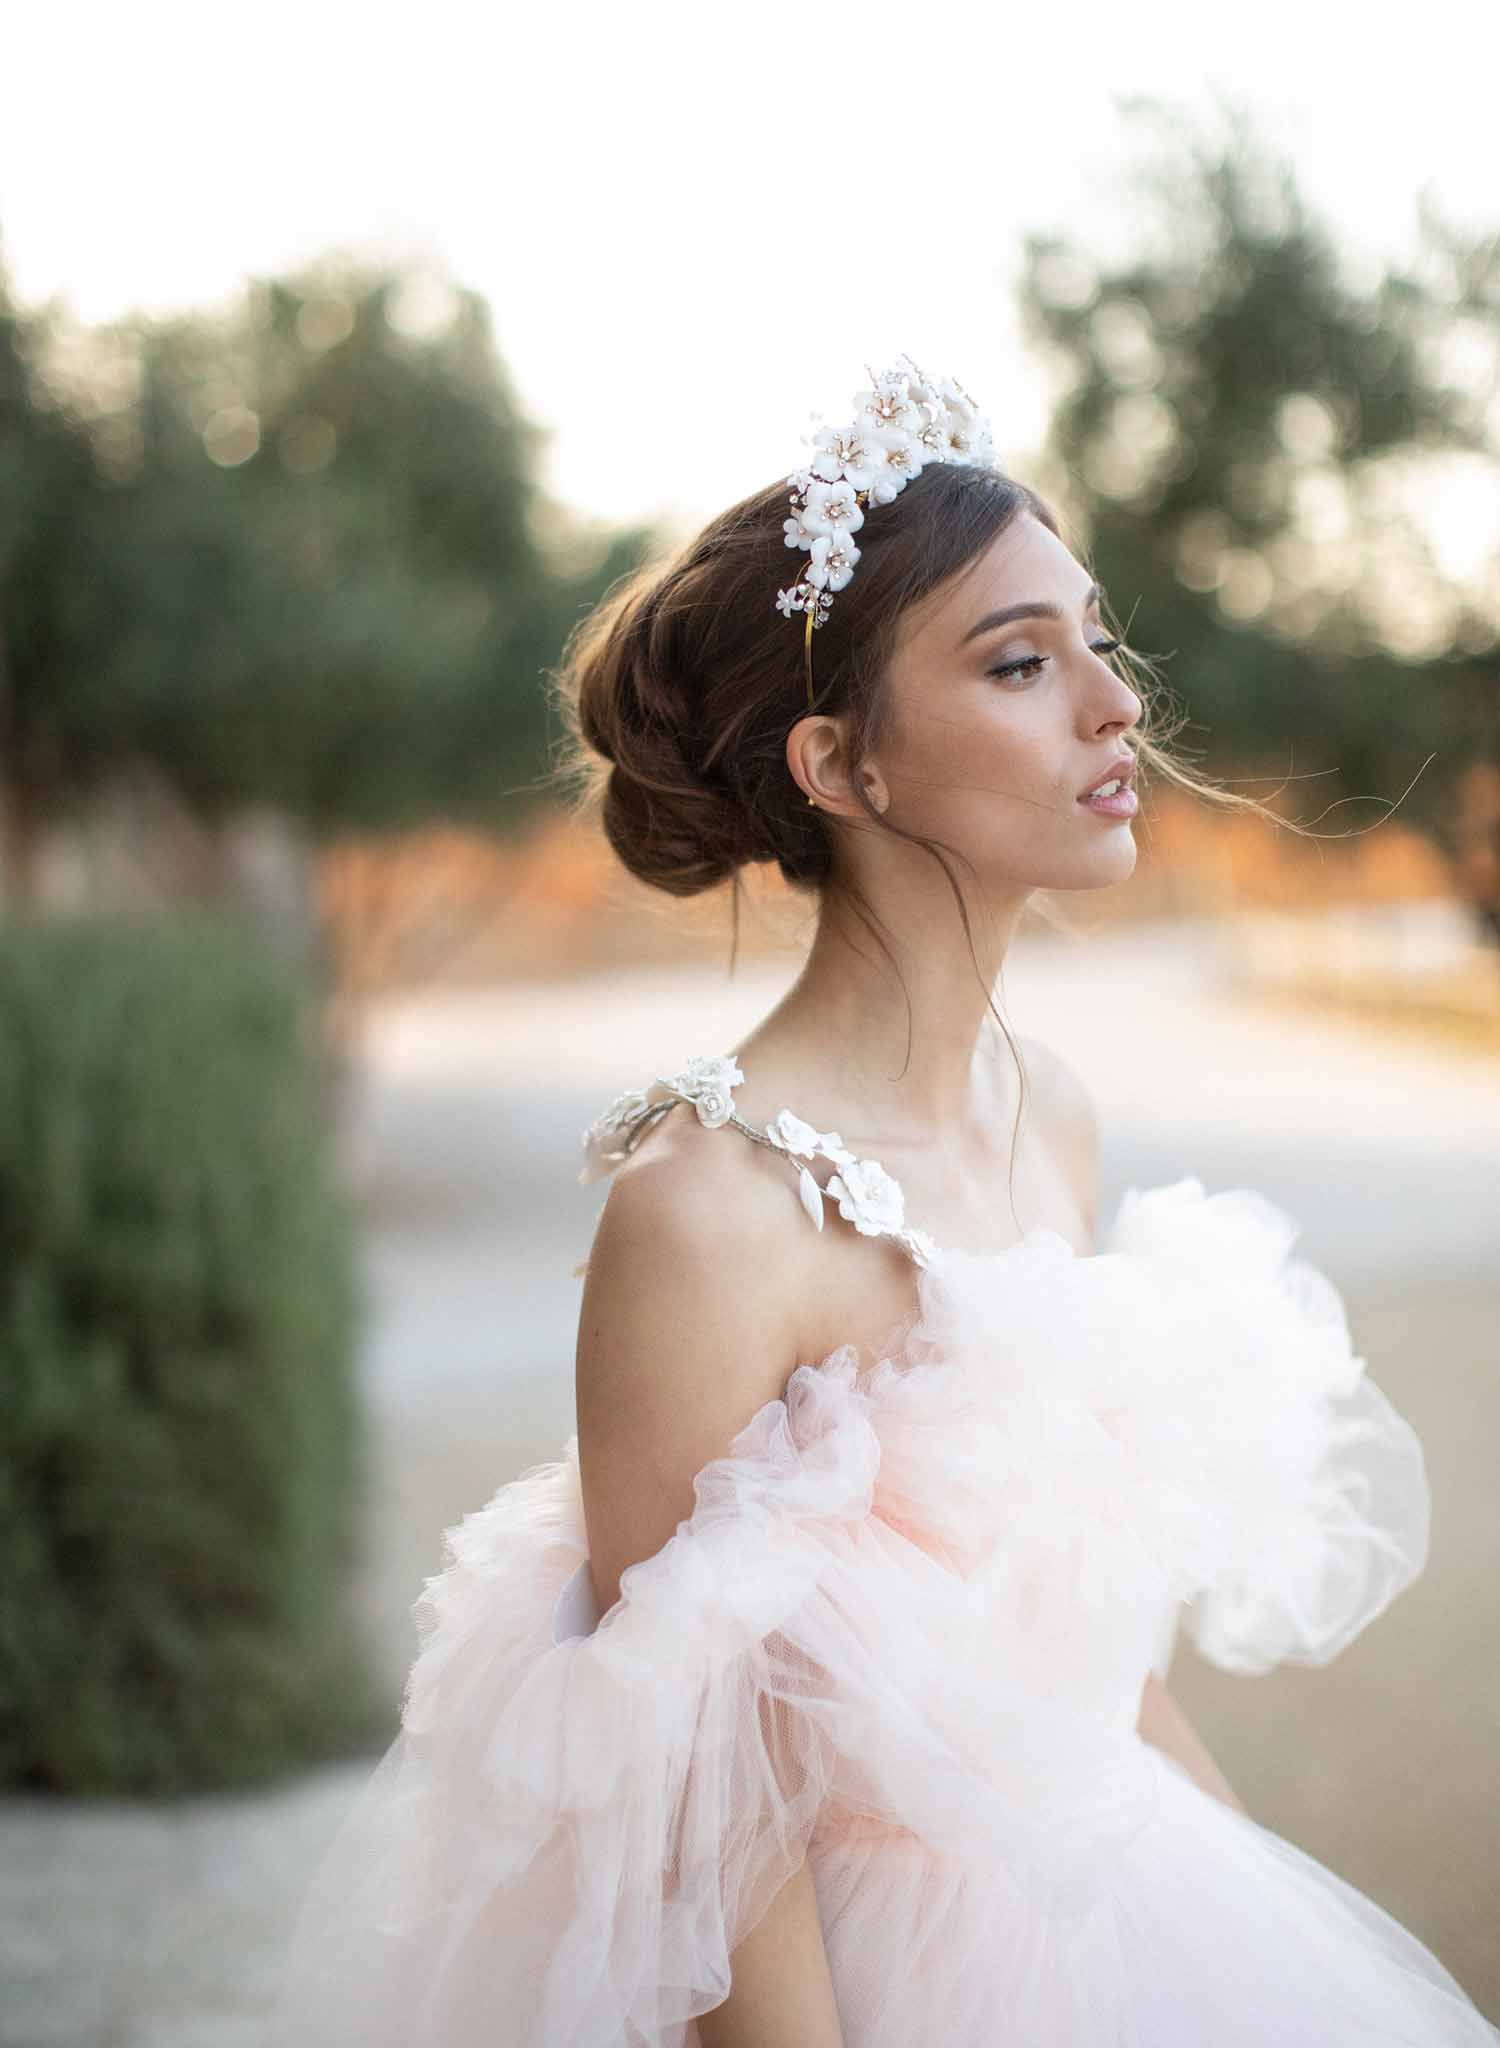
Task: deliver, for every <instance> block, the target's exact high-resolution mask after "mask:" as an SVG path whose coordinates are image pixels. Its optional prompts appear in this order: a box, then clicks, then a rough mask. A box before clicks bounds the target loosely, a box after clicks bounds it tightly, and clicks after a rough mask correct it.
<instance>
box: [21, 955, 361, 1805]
mask: <svg viewBox="0 0 1500 2048" xmlns="http://www.w3.org/2000/svg"><path fill="white" fill-rule="evenodd" d="M361 1307H362V1305H361V1299H360V1289H359V1284H358V1267H357V1262H356V1239H355V1231H354V1227H353V1213H352V1203H351V1202H350V1200H349V1199H348V1197H347V1196H346V1194H345V1192H344V1190H343V1189H342V1187H341V1186H340V1184H339V1181H338V1176H337V1173H336V1171H335V1169H334V1166H333V1162H332V1158H331V1147H330V1143H329V1134H328V1131H327V1128H326V1122H325V1118H324V1116H323V1111H322V1087H321V1057H320V1048H319V1044H318V1034H317V1026H316V1012H315V1009H314V1006H313V1003H312V1001H311V998H310V997H309V996H308V994H307V993H306V992H305V991H304V990H302V989H301V988H300V987H298V986H297V985H296V984H295V983H294V981H293V979H292V977H291V976H290V975H289V973H288V972H287V971H286V970H285V969H283V968H281V967H280V966H278V965H275V964H273V963H272V962H271V961H270V960H269V959H268V958H267V956H266V955H265V953H264V952H263V951H262V949H261V948H260V947H259V945H258V944H257V942H256V941H255V940H254V938H253V937H252V936H251V935H250V934H249V933H248V932H247V931H245V930H242V929H240V928H239V927H238V926H237V925H233V924H229V923H226V922H222V921H219V920H216V919H215V920H209V919H204V918H199V919H195V920H191V921H187V922H174V923H172V924H170V925H169V924H167V923H165V922H156V921H137V922H130V923H124V922H118V921H116V922H111V923H101V922H97V921H93V920H87V921H86V920H83V919H73V918H68V919H61V920H55V921H37V922H33V921H25V922H22V923H19V924H14V925H10V926H0V1784H4V1785H7V1786H9V1787H11V1788H30V1789H33V1790H38V1789H52V1790H58V1791H66V1792H70V1793H113V1794H126V1793H149V1794H171V1793H176V1792H186V1791H192V1790H198V1789H203V1788H207V1787H214V1786H227V1785H236V1784H246V1783H251V1782H255V1781H257V1780H260V1779H264V1778H266V1777H269V1776H272V1775H275V1774H277V1773H279V1772H282V1771H284V1770H287V1769H289V1768H291V1767H293V1766H295V1765H297V1764H300V1763H303V1762H306V1761H308V1760H310V1759H312V1758H314V1757H318V1756H327V1755H333V1754H338V1753H341V1752H343V1751H346V1750H348V1749H350V1748H352V1747H357V1746H360V1745H362V1744H366V1743H369V1742H370V1741H372V1740H375V1739H377V1738H378V1734H379V1731H380V1724H381V1715H382V1706H381V1703H380V1701H379V1699H378V1697H377V1689H376V1687H375V1685H374V1683H373V1682H372V1679H371V1676H370V1671H369V1665H368V1661H367V1657H366V1652H365V1648H364V1645H363V1644H362V1642H361V1640H360V1639H359V1634H358V1630H357V1628H356V1626H355V1624H354V1621H353V1618H352V1615H351V1611H350V1601H349V1591H350V1585H349V1576H350V1573H351V1570H352V1568H353V1565H354V1563H355V1557H356V1547H357V1529H358V1515H359V1504H360V1496H361V1493H362V1490H363V1485H364V1480H365V1469H366V1463H365V1461H366V1440H365V1437H364V1433H363V1425H362V1420H361V1417H362V1410H361V1408H360V1404H359V1398H358V1388H357V1383H356V1377H355V1352H356V1343H357V1338H358V1334H359V1329H358V1326H359V1321H360V1316H361Z"/></svg>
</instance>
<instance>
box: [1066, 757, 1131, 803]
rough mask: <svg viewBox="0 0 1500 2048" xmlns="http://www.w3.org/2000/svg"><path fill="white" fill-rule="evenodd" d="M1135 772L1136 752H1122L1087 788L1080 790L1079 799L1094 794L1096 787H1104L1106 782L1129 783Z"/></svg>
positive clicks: (1081, 799)
mask: <svg viewBox="0 0 1500 2048" xmlns="http://www.w3.org/2000/svg"><path fill="white" fill-rule="evenodd" d="M1134 774H1135V756H1134V754H1120V755H1118V756H1117V757H1116V758H1115V759H1114V760H1113V761H1111V762H1110V764H1109V766H1108V767H1107V768H1105V769H1102V770H1101V771H1100V773H1099V774H1098V775H1096V776H1095V777H1094V779H1093V781H1092V782H1091V783H1090V784H1089V786H1088V788H1087V789H1081V790H1079V792H1078V801H1079V802H1080V803H1082V802H1083V800H1084V798H1085V797H1090V796H1092V795H1093V794H1094V791H1095V790H1096V789H1102V788H1103V786H1104V784H1105V783H1106V782H1114V781H1119V782H1122V783H1128V782H1129V781H1130V779H1131V777H1132V776H1133V775H1134Z"/></svg>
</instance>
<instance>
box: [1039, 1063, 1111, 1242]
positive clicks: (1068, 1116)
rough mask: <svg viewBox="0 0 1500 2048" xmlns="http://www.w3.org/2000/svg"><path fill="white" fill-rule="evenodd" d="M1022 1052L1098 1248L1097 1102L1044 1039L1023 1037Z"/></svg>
mask: <svg viewBox="0 0 1500 2048" xmlns="http://www.w3.org/2000/svg"><path fill="white" fill-rule="evenodd" d="M1021 1049H1022V1052H1023V1053H1024V1055H1025V1057H1026V1061H1027V1066H1028V1069H1029V1071H1030V1072H1031V1074H1032V1077H1033V1078H1034V1080H1035V1081H1036V1084H1037V1090H1038V1094H1039V1096H1040V1099H1041V1103H1042V1115H1043V1124H1044V1128H1045V1129H1046V1130H1047V1131H1048V1132H1049V1134H1050V1143H1051V1144H1052V1147H1053V1149H1054V1153H1055V1156H1056V1158H1057V1160H1058V1164H1059V1166H1060V1168H1061V1171H1062V1173H1063V1176H1064V1178H1065V1179H1066V1181H1067V1183H1068V1186H1069V1188H1070V1189H1071V1190H1072V1193H1073V1197H1074V1200H1075V1201H1076V1202H1077V1204H1078V1208H1079V1212H1080V1214H1081V1215H1082V1216H1083V1219H1084V1224H1085V1227H1086V1229H1087V1233H1088V1239H1089V1243H1090V1244H1093V1243H1094V1241H1095V1238H1096V1235H1097V1232H1098V1227H1099V1117H1098V1112H1097V1111H1096V1109H1095V1107H1094V1098H1093V1096H1092V1095H1091V1094H1090V1092H1089V1090H1088V1088H1087V1087H1086V1086H1085V1084H1084V1082H1083V1080H1082V1078H1081V1076H1080V1075H1079V1074H1077V1073H1076V1072H1075V1071H1074V1069H1073V1068H1072V1067H1071V1066H1070V1065H1069V1064H1068V1062H1067V1061H1066V1060H1065V1059H1064V1058H1063V1057H1062V1055H1061V1054H1060V1053H1056V1052H1054V1051H1053V1050H1052V1048H1051V1047H1050V1046H1047V1045H1043V1044H1042V1042H1041V1040H1040V1039H1034V1038H1027V1039H1022V1040H1021Z"/></svg>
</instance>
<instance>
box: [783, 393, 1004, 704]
mask: <svg viewBox="0 0 1500 2048" xmlns="http://www.w3.org/2000/svg"><path fill="white" fill-rule="evenodd" d="M870 382H871V386H872V388H871V389H870V390H868V391H858V392H856V393H855V395H854V403H855V406H856V407H857V408H858V410H857V411H856V414H855V417H854V419H853V420H852V421H851V423H850V424H849V425H848V426H847V427H820V428H819V429H818V431H817V433H816V434H814V435H813V437H812V446H813V448H814V449H815V450H816V453H815V454H814V455H813V456H812V458H811V460H810V461H809V462H808V463H807V466H806V467H805V468H803V469H794V470H793V471H792V473H791V475H790V476H789V477H788V478H787V482H788V483H789V484H790V485H791V486H792V496H791V506H792V517H791V518H790V519H788V520H787V522H786V544H787V546H788V547H789V548H802V549H804V550H805V551H806V553H807V556H808V562H807V566H806V567H805V568H804V569H803V571H802V573H801V575H800V576H799V577H798V579H797V581H796V582H795V583H793V584H792V585H791V586H790V588H789V589H786V590H778V591H777V593H776V609H777V610H778V611H779V612H780V613H781V614H782V615H783V616H784V617H785V618H788V619H789V618H790V617H791V616H792V614H793V613H794V612H804V613H805V614H806V616H807V629H806V632H805V634H804V636H803V643H802V644H803V655H804V663H805V667H806V671H807V701H808V703H809V704H811V702H812V694H813V690H812V636H813V628H814V627H815V626H821V625H823V624H824V623H825V622H826V620H827V618H828V610H829V606H830V605H831V604H832V602H833V593H834V592H835V591H836V590H842V589H843V588H844V586H845V585H846V584H847V583H848V581H849V579H850V577H851V576H852V575H853V574H854V565H855V563H856V562H857V561H858V560H859V549H858V548H857V547H856V546H855V544H854V536H855V534H856V532H857V531H858V530H859V528H860V527H861V526H863V525H864V523H865V515H864V510H863V507H864V506H866V505H888V504H889V503H890V502H891V500H892V499H893V498H895V497H897V496H899V495H900V493H901V492H902V491H904V490H905V488H906V486H907V485H908V484H909V483H910V482H911V480H912V478H913V477H915V476H920V475H921V473H922V471H923V470H924V469H925V468H926V467H927V465H928V464H929V463H934V462H972V463H978V464H981V465H983V464H987V463H991V462H993V461H994V457H995V444H994V440H993V438H992V435H991V432H990V425H989V421H988V420H985V419H981V417H980V415H979V411H978V408H977V407H976V406H975V404H974V401H973V399H972V398H971V397H970V396H969V394H968V392H967V391H965V390H964V388H963V386H962V385H961V384H960V383H958V382H957V380H956V379H955V378H952V377H944V378H941V379H936V378H932V377H928V376H925V375H924V374H923V372H922V371H921V370H919V369H918V368H917V366H916V364H915V363H914V362H913V361H912V359H911V357H910V356H905V355H904V356H901V357H900V358H899V359H898V362H897V366H896V368H894V369H891V370H885V371H883V372H882V373H881V375H880V376H878V377H877V376H876V375H875V374H874V372H873V371H871V372H870ZM815 417H816V415H815ZM803 438H804V440H805V439H806V438H807V437H806V436H804V437H803Z"/></svg>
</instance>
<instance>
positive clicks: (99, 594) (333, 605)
mask: <svg viewBox="0 0 1500 2048" xmlns="http://www.w3.org/2000/svg"><path fill="white" fill-rule="evenodd" d="M0 292H3V280H0ZM541 438H542V437H541V435H540V434H539V433H538V431H537V430H536V429H535V428H534V427H532V426H531V425H530V424H528V423H527V422H526V421H525V419H524V418H523V417H522V414H521V412H520V409H519V407H518V405H517V403H516V400H515V398H514V396H513V394H512V391H511V388H510V385H509V381H508V378H507V376H506V374H505V372H504V369H503V367H502V365H501V363H500V360H499V358H498V355H497V352H496V349H495V346H494V342H493V337H492V333H491V328H490V320H489V314H488V311H487V308H486V307H485V304H484V302H483V300H482V299H480V298H479V297H478V295H476V294H474V293H471V292H465V291H461V290H458V289H456V288H454V287H452V286H451V285H449V284H448V283H447V282H446V280H444V279H442V278H440V277H437V276H435V275H434V274H432V273H431V272H415V271H413V272H409V273H404V274H396V273H391V272H380V271H369V270H362V269H358V268H353V269H351V268H347V267H345V268H340V267H338V266H335V265H333V264H326V263H325V264H320V265H318V266H315V267H314V268H313V269H312V270H310V271H309V272H307V273H306V274H305V275H302V276H299V277H298V278H296V279H292V280H283V281H273V282H269V283H257V284H255V285H254V286H252V287H251V289H250V290H249V291H248V292H247V294H246V295H245V296H244V298H243V300H242V301H240V302H237V303H236V304H235V305H234V306H233V307H232V308H231V309H230V310H229V311H228V312H226V313H224V314H222V315H220V316H217V317H214V318H209V317H207V316H202V315H197V314H194V315H191V316H185V317H180V318H175V319H171V320H163V321H151V320H147V319H144V318H141V317H132V318H130V319H128V320H126V321H123V322H120V323H117V324H115V325H114V326H112V327H108V328H101V329H97V330H93V331H89V332H83V333H78V332H70V331H68V330H67V329H66V327H65V324H64V322H63V321H62V319H61V317H60V315H59V314H58V313H57V311H56V309H55V308H53V307H51V306H48V307H44V308H42V309H40V310H39V311H36V312H33V313H29V314H25V315H23V314H22V313H20V312H19V311H18V310H17V309H16V308H15V306H14V305H13V304H12V303H11V301H10V299H9V297H8V296H4V297H0V480H3V483H4V486H5V488H4V492H3V496H4V510H3V512H0V753H3V768H0V776H3V781H0V803H3V805H4V812H5V817H6V820H7V827H6V840H5V856H6V865H7V877H8V882H9V886H10V888H11V890H12V891H13V892H14V893H15V894H17V895H18V896H21V897H23V898H24V897H25V896H26V895H27V894H28V893H29V888H28V884H29V881H30V878H31V874H32V869H33V865H34V844H35V837H36V833H37V830H38V828H39V825H40V823H41V821H42V820H43V819H44V818H47V817H55V816H56V815H57V814H58V813H59V812H60V811H64V810H66V808H67V807H68V805H69V804H70V803H72V802H73V801H75V800H76V799H77V798H78V797H80V796H81V795H83V794H84V793H85V792H86V791H87V790H88V789H89V788H91V787H92V786H94V785H95V784H96V783H98V782H99V781H100V780H102V779H104V778H105V777H107V776H108V775H109V774H110V772H111V771H112V770H113V769H115V768H117V767H118V766H119V765H120V764H121V763H123V762H127V761H132V760H140V759H145V760H147V761H149V762H150V763H152V764H153V765H154V766H155V767H156V768H157V769H158V770H159V771H160V772H161V773H163V774H164V775H165V776H166V777H167V779H168V780H169V781H170V783H171V784H172V786H173V787H175V788H176V789H177V790H178V791H179V792H180V793H181V795H182V796H183V797H184V798H185V799H186V800H187V802H188V803H189V804H190V805H191V806H192V808H193V810H194V811H195V812H196V813H197V815H199V816H200V817H202V818H204V819H205V820H208V821H214V820H218V819H223V818H225V817H228V816H231V815H233V814H234V813H236V812H238V811H240V810H241V809H243V808H245V807H247V806H268V807H270V808H272V809H274V810H276V811H278V812H280V813H281V814H282V815H284V816H285V817H286V818H288V819H289V820H292V821H294V822H295V823H297V824H298V825H300V826H301V827H303V828H305V830H306V831H307V832H308V833H309V834H310V835H311V836H312V837H314V838H322V837H324V836H327V835H331V834H334V833H337V832H338V831H340V830H342V829H345V828H349V827H359V828H379V827H385V826H396V825H411V824H417V823H422V822H426V821H428V820H431V819H443V820H449V821H455V822H464V823H470V824H475V825H479V826H482V827H490V828H496V829H503V828H504V827H506V826H508V825H509V824H511V823H512V822H513V820H514V819H515V818H516V816H517V815H518V813H520V812H523V811H525V810H526V809H527V808H528V807H529V806H530V804H531V803H532V802H533V801H537V800H541V799H540V797H539V795H538V793H537V792H536V791H534V789H533V787H532V785H533V783H534V782H536V781H537V779H538V778H539V777H540V776H541V774H542V771H543V769H544V768H545V765H546V747H547V740H548V736H549V735H548V726H547V719H548V713H547V708H546V701H545V693H544V692H543V691H542V689H541V688H540V686H539V674H540V671H541V669H542V668H543V667H544V666H545V665H546V664H547V663H548V662H550V661H551V660H553V659H554V658H555V657H556V655H557V653H558V651H559V649H560V647H561V644H562V640H563V638H564V636H565V634H566V632H567V629H568V627H569V626H570V625H571V624H572V622H573V620H574V619H575V618H576V617H577V616H578V614H579V612H580V611H581V610H584V609H586V608H587V607H588V606H589V605H590V604H591V603H592V602H593V601H594V599H595V598H596V597H597V595H598V594H599V592H600V590H602V588H603V587H604V586H605V585H606V584H607V583H608V582H609V581H611V580H612V579H613V578H614V577H615V576H616V575H618V574H619V573H621V572H622V571H623V570H624V569H626V568H628V567H629V566H631V565H632V563H633V562H634V561H635V560H637V559H638V558H639V554H640V552H641V550H642V549H643V548H644V546H645V545H646V544H647V536H645V535H644V534H640V533H623V534H617V535H612V536H604V537H602V538H601V537H598V536H594V535H591V534H589V533H587V532H585V531H584V530H583V529H582V528H581V526H576V525H574V524H573V523H571V522H570V521H569V520H568V519H567V516H566V515H565V514H564V513H563V512H562V510H561V508H559V507H557V506H555V505H551V504H549V503H548V501H546V500H545V498H544V497H543V495H542V494H541V492H540V491H539V489H538V487H537V485H536V483H535V481H534V471H535V464H536V458H537V452H538V446H539V443H540V440H541Z"/></svg>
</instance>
